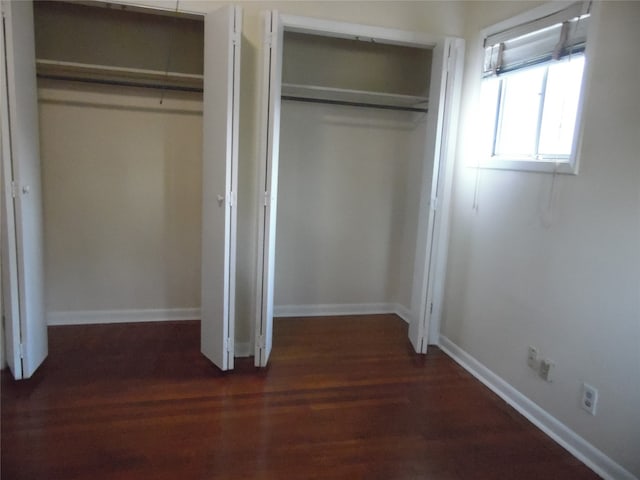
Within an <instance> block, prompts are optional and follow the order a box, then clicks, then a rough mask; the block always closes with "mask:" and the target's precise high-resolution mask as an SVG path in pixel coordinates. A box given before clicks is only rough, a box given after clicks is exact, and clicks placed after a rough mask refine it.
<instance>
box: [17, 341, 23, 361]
mask: <svg viewBox="0 0 640 480" xmlns="http://www.w3.org/2000/svg"><path fill="white" fill-rule="evenodd" d="M18 352H19V353H20V358H24V344H23V343H21V344H19V345H18Z"/></svg>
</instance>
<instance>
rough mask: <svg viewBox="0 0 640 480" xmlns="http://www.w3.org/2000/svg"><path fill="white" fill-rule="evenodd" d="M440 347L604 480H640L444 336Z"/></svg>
mask: <svg viewBox="0 0 640 480" xmlns="http://www.w3.org/2000/svg"><path fill="white" fill-rule="evenodd" d="M439 346H440V348H441V349H442V351H444V352H445V353H446V354H447V355H449V356H450V357H451V358H452V359H453V360H454V361H456V362H457V363H458V364H460V366H462V367H463V368H464V369H465V370H467V371H468V372H469V373H470V374H471V375H473V376H474V377H476V378H477V379H478V380H480V381H481V382H482V383H483V384H484V385H486V386H487V387H488V388H489V389H490V390H492V391H493V392H494V393H495V394H496V395H498V396H499V397H500V398H502V399H503V400H504V401H505V402H507V403H508V404H509V405H511V406H512V407H513V408H515V409H516V410H517V411H518V412H520V413H521V414H522V415H524V416H525V417H526V418H527V419H528V420H529V421H530V422H531V423H533V424H534V425H535V426H536V427H538V428H539V429H540V430H542V431H543V432H544V433H546V434H547V435H548V436H549V437H551V438H552V439H553V440H555V442H556V443H558V444H559V445H560V446H562V447H563V448H565V449H566V450H567V451H569V453H571V454H572V455H573V456H574V457H576V458H577V459H578V460H580V461H581V462H582V463H584V464H585V465H586V466H588V467H589V468H590V469H591V470H593V471H594V472H596V473H597V474H598V475H600V476H601V477H602V478H604V479H606V480H638V479H637V477H635V476H634V475H633V474H632V473H631V472H629V471H628V470H627V469H625V468H624V467H623V466H622V465H620V464H618V463H617V462H615V461H614V460H612V459H611V458H610V457H608V456H607V455H606V454H605V453H603V452H602V451H600V450H599V449H597V448H596V447H594V446H593V445H592V444H591V443H589V442H587V441H586V440H585V439H584V438H582V437H581V436H580V435H578V434H577V433H576V432H574V431H573V430H571V429H570V428H569V427H567V426H566V425H565V424H564V423H562V422H561V421H559V420H558V419H557V418H555V417H553V416H552V415H550V414H549V413H548V412H547V411H546V410H543V409H542V408H541V407H539V406H538V405H537V404H535V403H534V402H533V401H531V400H530V399H529V398H528V397H526V396H525V395H523V394H522V393H520V392H519V391H518V390H516V389H515V388H514V387H513V386H511V385H510V384H509V383H507V382H506V381H505V380H503V379H502V378H500V377H499V376H498V375H496V374H495V373H493V372H492V371H491V370H489V369H488V368H487V367H485V366H484V365H483V364H481V363H480V362H479V361H478V360H476V359H475V358H474V357H472V356H471V355H469V354H468V353H467V352H466V351H464V350H463V349H462V348H460V347H459V346H458V345H456V344H455V343H453V342H452V341H451V340H449V339H448V338H447V337H445V336H444V335H440V344H439Z"/></svg>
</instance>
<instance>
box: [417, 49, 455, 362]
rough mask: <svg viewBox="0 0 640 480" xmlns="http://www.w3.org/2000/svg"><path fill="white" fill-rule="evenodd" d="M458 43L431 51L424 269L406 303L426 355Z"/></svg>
mask: <svg viewBox="0 0 640 480" xmlns="http://www.w3.org/2000/svg"><path fill="white" fill-rule="evenodd" d="M462 45H463V43H462V41H461V40H459V39H453V38H452V39H446V40H445V41H443V42H441V43H439V44H438V45H437V46H436V48H435V49H434V51H433V61H432V68H431V72H432V73H431V84H430V87H429V113H428V116H429V117H428V124H427V146H426V148H427V150H426V151H427V152H433V169H425V170H424V172H423V179H422V185H423V187H426V186H427V185H431V188H430V189H428V190H427V189H424V192H427V191H428V192H430V194H425V193H424V192H423V194H422V195H421V198H420V214H419V219H418V237H417V240H416V245H417V248H416V256H415V262H416V265H424V268H423V269H422V268H416V269H415V274H414V275H415V276H414V279H413V292H412V302H411V303H412V305H411V311H412V312H415V315H414V316H413V317H412V318H411V322H410V323H409V340H410V342H411V344H412V345H413V348H414V349H415V351H416V352H417V353H427V345H428V344H429V340H430V339H429V333H430V331H431V330H433V329H432V328H431V323H432V321H433V320H434V319H435V318H436V316H437V315H439V313H440V304H441V303H442V298H441V297H442V293H443V288H444V275H445V271H444V269H445V268H446V248H447V245H446V243H447V232H448V213H447V212H448V208H449V205H448V203H449V197H450V190H451V180H452V174H453V165H452V162H451V159H452V157H453V150H452V146H453V144H454V142H455V131H456V126H455V123H456V119H452V115H453V113H454V110H455V109H456V108H457V101H458V97H459V95H460V77H461V75H462V65H461V55H462V53H461V50H462V48H463V47H462ZM432 333H433V332H432Z"/></svg>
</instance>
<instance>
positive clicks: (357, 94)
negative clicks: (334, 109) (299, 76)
mask: <svg viewBox="0 0 640 480" xmlns="http://www.w3.org/2000/svg"><path fill="white" fill-rule="evenodd" d="M282 98H283V99H285V100H300V101H308V102H317V103H330V104H339V105H353V106H362V107H372V108H384V109H393V110H408V111H414V112H426V111H427V109H428V106H429V100H428V98H427V97H420V96H414V95H400V94H393V93H379V92H371V91H366V90H349V89H344V88H332V87H321V86H317V85H300V84H293V83H283V84H282Z"/></svg>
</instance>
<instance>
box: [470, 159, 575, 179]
mask: <svg viewBox="0 0 640 480" xmlns="http://www.w3.org/2000/svg"><path fill="white" fill-rule="evenodd" d="M477 167H478V168H489V169H496V170H515V171H521V172H538V173H561V174H566V175H577V174H578V164H577V162H576V161H573V162H572V161H569V160H563V161H557V162H556V161H552V160H524V159H523V160H520V159H514V158H504V157H503V158H498V157H491V158H488V159H486V160H484V161H481V162H480V163H479V164H478V165H477Z"/></svg>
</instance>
